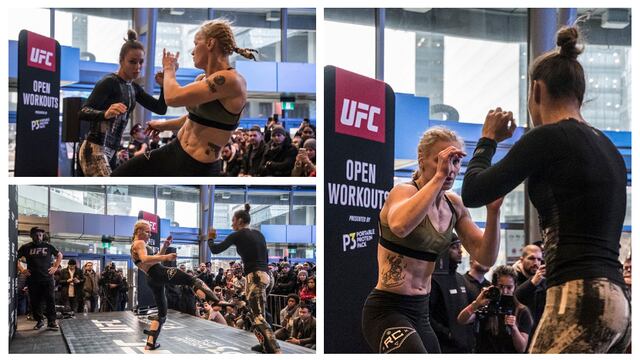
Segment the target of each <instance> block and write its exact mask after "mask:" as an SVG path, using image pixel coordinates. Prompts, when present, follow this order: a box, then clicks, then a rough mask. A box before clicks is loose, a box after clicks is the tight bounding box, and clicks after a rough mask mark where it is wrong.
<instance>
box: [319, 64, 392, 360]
mask: <svg viewBox="0 0 640 360" xmlns="http://www.w3.org/2000/svg"><path fill="white" fill-rule="evenodd" d="M324 78H325V80H324V81H325V87H324V89H325V90H324V98H325V105H324V113H325V139H326V140H325V144H326V145H325V149H326V150H325V164H326V166H325V172H326V174H325V186H326V188H325V194H324V199H325V200H324V201H325V203H324V206H325V208H324V211H325V217H324V219H325V220H324V222H325V245H324V248H325V264H326V270H325V279H327V281H325V288H326V292H327V293H328V294H334V295H333V296H326V297H325V299H324V301H325V304H326V306H325V337H324V339H325V340H324V341H325V351H326V352H327V353H354V352H358V353H362V352H369V347H368V346H367V344H366V342H365V341H364V338H363V337H362V329H361V324H362V316H361V315H362V306H363V305H364V301H365V299H366V297H367V295H368V294H369V292H370V291H371V289H373V288H374V286H375V285H376V280H377V271H378V269H377V265H376V264H377V260H376V256H377V246H378V245H377V243H378V241H377V240H378V232H379V230H378V214H379V213H380V209H381V208H382V205H384V201H385V200H386V198H387V196H388V195H389V191H390V190H391V188H392V187H393V174H394V168H393V160H394V151H393V149H394V114H395V95H394V93H393V90H392V89H391V87H390V86H389V85H387V84H385V83H384V82H381V81H378V80H375V79H370V78H367V77H364V76H362V75H358V74H355V73H352V72H349V71H346V70H343V69H340V68H336V67H334V66H327V67H325V70H324Z"/></svg>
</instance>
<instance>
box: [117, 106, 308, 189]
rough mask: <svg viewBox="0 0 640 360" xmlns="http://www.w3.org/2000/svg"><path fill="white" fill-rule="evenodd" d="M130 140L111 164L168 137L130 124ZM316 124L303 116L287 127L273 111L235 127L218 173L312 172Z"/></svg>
mask: <svg viewBox="0 0 640 360" xmlns="http://www.w3.org/2000/svg"><path fill="white" fill-rule="evenodd" d="M129 135H130V141H129V143H128V145H127V146H123V147H122V149H121V150H120V151H118V154H117V155H118V156H117V161H116V164H115V165H114V166H115V167H117V166H119V165H121V164H123V163H124V162H126V161H128V160H129V159H130V158H133V157H134V156H136V155H139V154H144V153H145V152H148V151H150V150H154V149H157V148H159V147H161V146H163V145H165V144H167V143H168V142H169V141H171V140H172V139H173V138H174V137H175V135H173V137H172V138H167V139H161V138H160V137H159V136H158V135H155V136H154V137H153V138H148V137H147V136H146V135H145V132H144V129H143V127H142V125H140V124H136V125H134V126H133V127H132V128H131V131H130V134H129ZM315 138H316V128H315V126H313V125H312V124H311V123H310V121H309V120H308V119H304V120H303V121H302V122H301V125H300V127H299V128H298V129H296V130H295V132H294V131H287V129H286V128H285V127H284V126H283V124H282V122H281V121H280V120H279V119H278V116H277V115H274V116H272V117H269V118H268V119H267V123H266V124H265V126H264V127H261V126H258V125H254V126H252V127H251V128H249V129H243V128H238V129H236V130H235V131H234V132H233V134H232V136H231V138H230V140H229V142H228V143H227V144H226V145H225V146H224V147H223V148H222V152H221V156H222V176H231V177H237V176H244V177H256V176H296V177H312V176H316V140H315Z"/></svg>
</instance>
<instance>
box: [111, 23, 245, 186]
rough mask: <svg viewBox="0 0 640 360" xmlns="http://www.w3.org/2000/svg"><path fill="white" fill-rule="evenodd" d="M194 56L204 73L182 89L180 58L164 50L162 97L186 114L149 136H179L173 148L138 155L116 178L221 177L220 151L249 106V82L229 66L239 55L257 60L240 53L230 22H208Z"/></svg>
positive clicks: (156, 126) (151, 126)
mask: <svg viewBox="0 0 640 360" xmlns="http://www.w3.org/2000/svg"><path fill="white" fill-rule="evenodd" d="M193 43H194V48H193V51H192V52H191V55H192V57H193V63H194V65H195V67H196V68H198V69H202V70H204V72H205V73H204V74H201V75H199V76H198V77H197V78H196V79H195V81H194V82H192V83H190V84H187V85H185V86H180V84H179V83H178V81H177V80H176V71H177V69H178V59H179V56H180V53H175V54H174V53H171V52H168V51H166V49H163V51H162V68H163V85H164V86H163V88H164V98H165V101H166V103H167V105H169V106H174V107H177V106H184V107H186V110H187V112H188V114H186V115H184V116H182V117H180V118H177V119H173V120H166V121H164V120H153V121H150V122H149V123H148V127H147V129H146V131H147V133H150V134H156V133H158V132H161V131H165V130H172V131H178V136H177V139H175V140H174V141H172V142H171V143H170V144H168V145H166V146H164V147H162V148H160V149H157V150H154V151H152V152H151V153H150V154H144V155H140V156H136V157H135V158H133V159H131V160H129V161H128V162H126V163H125V164H124V165H122V166H121V167H119V168H118V169H117V171H114V173H113V175H114V176H218V175H219V174H220V171H221V161H220V155H221V150H222V147H223V146H224V145H225V144H226V143H227V142H228V141H229V138H230V137H231V133H232V132H233V130H235V129H236V128H237V127H238V122H239V121H240V114H241V113H242V110H243V109H244V107H245V104H246V102H247V83H246V81H245V79H244V77H242V75H241V74H239V73H238V72H237V71H236V69H234V68H232V67H231V66H230V65H229V56H230V55H232V54H233V53H237V54H239V55H240V56H242V57H245V58H247V59H252V60H255V55H254V53H257V51H256V50H253V49H242V48H238V46H237V44H236V41H235V38H234V35H233V31H232V29H231V22H229V21H227V20H224V19H217V20H211V21H207V22H206V23H204V24H203V25H202V26H201V27H200V29H199V30H198V32H196V34H195V36H194V40H193Z"/></svg>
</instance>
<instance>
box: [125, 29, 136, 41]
mask: <svg viewBox="0 0 640 360" xmlns="http://www.w3.org/2000/svg"><path fill="white" fill-rule="evenodd" d="M136 40H138V33H137V32H136V31H135V30H133V29H129V30H127V41H136Z"/></svg>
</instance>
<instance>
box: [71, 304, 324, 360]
mask: <svg viewBox="0 0 640 360" xmlns="http://www.w3.org/2000/svg"><path fill="white" fill-rule="evenodd" d="M149 323H150V320H148V319H147V316H146V315H135V314H134V313H133V312H130V311H117V312H106V313H89V314H77V315H76V318H75V319H64V320H61V321H60V329H61V331H62V335H63V337H64V340H65V341H66V343H67V346H68V348H69V352H70V353H72V354H73V353H78V354H142V353H154V354H207V353H210V354H223V353H224V354H231V353H236V354H239V353H252V351H251V347H252V346H254V345H257V344H258V340H257V339H256V337H255V335H254V334H253V333H252V332H249V331H244V330H240V329H235V328H232V327H229V326H224V325H221V324H217V323H214V322H213V321H207V320H204V319H199V318H196V317H194V316H192V315H188V314H182V313H179V312H176V311H172V310H169V316H168V317H167V322H166V323H165V324H164V326H163V327H162V332H161V333H160V337H159V338H158V343H160V344H161V346H160V348H159V349H157V350H153V351H148V350H144V346H145V342H146V335H144V334H143V333H142V331H143V330H144V329H147V328H148V326H149ZM279 344H280V347H281V348H282V351H283V352H284V353H285V354H313V353H315V351H314V350H311V349H307V348H305V347H302V346H298V345H293V344H289V343H285V342H282V341H279Z"/></svg>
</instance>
